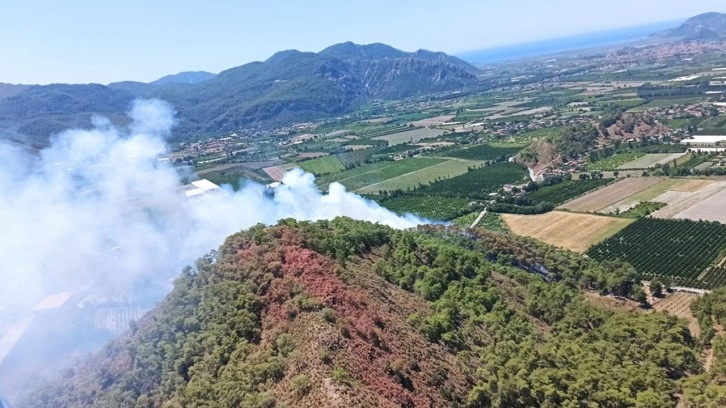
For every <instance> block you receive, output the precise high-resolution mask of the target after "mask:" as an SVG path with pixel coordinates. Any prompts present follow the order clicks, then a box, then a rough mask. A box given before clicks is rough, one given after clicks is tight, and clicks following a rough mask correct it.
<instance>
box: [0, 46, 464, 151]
mask: <svg viewBox="0 0 726 408" xmlns="http://www.w3.org/2000/svg"><path fill="white" fill-rule="evenodd" d="M477 75H478V70H477V69H476V68H474V67H473V66H471V65H469V64H467V63H466V62H464V61H462V60H460V59H458V58H455V57H451V56H448V55H446V54H443V53H436V52H430V51H424V50H419V51H416V52H404V51H400V50H397V49H395V48H393V47H390V46H387V45H384V44H371V45H357V44H353V43H344V44H338V45H334V46H332V47H329V48H326V49H325V50H323V51H322V52H319V53H313V52H300V51H296V50H288V51H282V52H278V53H276V54H275V55H273V56H272V57H270V58H269V59H267V60H266V61H262V62H252V63H249V64H245V65H242V66H239V67H235V68H231V69H228V70H226V71H223V72H221V73H219V74H217V75H213V74H209V73H205V72H194V73H192V72H187V73H180V74H177V75H173V76H167V77H164V78H161V79H159V80H157V81H154V82H152V83H148V84H147V83H141V82H128V81H127V82H119V83H113V84H109V85H108V86H103V85H98V84H90V85H65V84H56V85H48V86H31V87H27V88H23V87H20V88H18V87H12V88H11V87H7V86H4V87H2V88H0V137H4V138H10V139H14V140H16V141H19V142H23V143H26V144H29V145H38V146H42V145H43V144H44V143H46V142H47V137H48V135H49V134H51V133H55V132H58V131H61V130H63V129H65V128H68V127H88V126H90V123H91V122H90V118H91V117H92V116H93V115H98V114H100V115H105V116H111V117H112V121H118V122H123V120H124V117H123V112H124V111H125V110H126V109H127V108H128V106H129V104H130V102H131V101H132V100H133V99H135V98H138V97H143V98H161V99H164V100H166V101H168V102H170V103H171V104H173V105H174V107H175V109H177V111H178V117H179V124H178V126H177V128H176V131H175V136H176V137H177V138H180V139H183V138H185V137H188V136H190V135H194V134H199V133H216V132H221V131H234V130H238V129H240V128H242V127H268V128H269V127H274V126H278V125H283V124H291V123H293V122H304V121H310V120H315V119H320V118H325V117H330V116H335V115H341V114H344V113H346V112H350V111H351V110H353V109H355V108H357V107H358V106H360V105H361V104H364V103H366V102H369V101H371V100H374V99H400V98H406V97H411V96H416V95H427V94H433V93H440V92H447V91H455V90H462V89H466V88H469V87H474V86H476V85H477V83H478V78H477Z"/></svg>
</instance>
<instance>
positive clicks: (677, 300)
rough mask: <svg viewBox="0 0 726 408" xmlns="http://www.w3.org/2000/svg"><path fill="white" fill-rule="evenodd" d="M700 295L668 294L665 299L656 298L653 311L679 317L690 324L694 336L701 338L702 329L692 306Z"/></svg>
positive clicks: (685, 293) (686, 293) (689, 327)
mask: <svg viewBox="0 0 726 408" xmlns="http://www.w3.org/2000/svg"><path fill="white" fill-rule="evenodd" d="M699 296H700V295H697V294H695V293H688V292H673V293H669V294H667V295H666V296H665V297H663V298H656V301H655V302H654V303H653V310H655V311H658V312H665V313H668V314H669V315H671V316H677V317H679V318H681V319H684V320H685V321H687V322H688V329H689V330H690V331H691V334H692V335H694V336H700V334H701V328H700V326H699V325H698V320H697V319H696V318H695V317H694V316H693V313H692V312H691V304H692V303H693V301H695V300H696V299H698V298H699Z"/></svg>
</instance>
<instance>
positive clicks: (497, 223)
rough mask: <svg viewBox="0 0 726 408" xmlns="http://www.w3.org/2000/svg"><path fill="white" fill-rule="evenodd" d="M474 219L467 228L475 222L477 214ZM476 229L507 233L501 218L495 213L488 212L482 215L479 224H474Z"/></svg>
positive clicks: (507, 230)
mask: <svg viewBox="0 0 726 408" xmlns="http://www.w3.org/2000/svg"><path fill="white" fill-rule="evenodd" d="M475 215H476V217H474V219H473V220H472V221H471V222H470V223H469V225H467V226H471V224H472V223H473V222H474V221H476V218H477V217H478V216H479V213H476V214H475ZM476 228H482V229H485V230H489V231H496V232H509V229H508V228H507V225H506V224H505V223H504V220H502V217H501V216H500V215H499V214H497V213H492V212H488V213H486V214H484V216H483V217H482V218H481V220H479V223H478V224H476Z"/></svg>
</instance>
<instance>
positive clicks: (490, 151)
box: [440, 143, 525, 160]
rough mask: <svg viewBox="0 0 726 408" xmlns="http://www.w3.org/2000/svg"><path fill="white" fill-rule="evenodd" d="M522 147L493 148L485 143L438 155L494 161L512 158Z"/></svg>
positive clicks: (503, 146) (501, 146) (502, 146)
mask: <svg viewBox="0 0 726 408" xmlns="http://www.w3.org/2000/svg"><path fill="white" fill-rule="evenodd" d="M524 147H525V146H524V145H500V146H493V145H491V144H488V143H487V144H481V145H475V146H472V147H467V148H460V149H452V150H447V151H443V152H440V155H441V156H446V157H455V158H459V159H466V160H496V159H500V158H508V157H511V156H514V155H515V154H517V153H518V152H519V151H520V150H522V149H523V148H524Z"/></svg>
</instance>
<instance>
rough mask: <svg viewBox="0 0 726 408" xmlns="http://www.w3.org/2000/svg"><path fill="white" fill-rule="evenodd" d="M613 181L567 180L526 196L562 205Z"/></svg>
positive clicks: (540, 201)
mask: <svg viewBox="0 0 726 408" xmlns="http://www.w3.org/2000/svg"><path fill="white" fill-rule="evenodd" d="M613 181H614V179H607V178H596V179H587V180H565V181H563V182H560V183H557V184H554V185H551V186H544V187H540V188H539V190H536V191H532V192H530V193H527V194H526V195H525V197H526V198H528V199H530V200H532V201H534V202H537V203H550V204H554V205H560V204H562V203H564V202H566V201H569V200H571V199H573V198H576V197H579V196H581V195H583V194H585V193H587V192H588V191H591V190H595V189H597V188H600V187H602V186H605V185H607V184H610V183H612V182H613Z"/></svg>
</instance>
